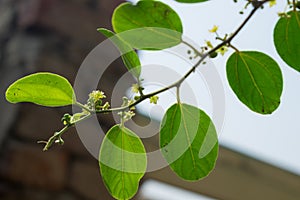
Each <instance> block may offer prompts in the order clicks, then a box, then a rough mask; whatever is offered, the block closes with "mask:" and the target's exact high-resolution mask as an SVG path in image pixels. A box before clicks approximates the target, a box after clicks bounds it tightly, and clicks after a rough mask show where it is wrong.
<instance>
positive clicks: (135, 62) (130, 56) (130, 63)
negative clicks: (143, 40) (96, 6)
mask: <svg viewBox="0 0 300 200" xmlns="http://www.w3.org/2000/svg"><path fill="white" fill-rule="evenodd" d="M97 30H98V31H99V32H100V33H102V34H103V35H104V36H106V37H107V38H110V39H111V41H112V42H113V43H114V44H115V45H116V46H117V47H118V49H119V50H120V52H121V57H122V60H123V62H124V64H125V66H126V67H127V69H128V71H130V72H131V73H132V74H133V75H134V76H135V77H136V78H139V76H140V74H141V63H140V60H139V57H138V55H137V53H136V52H135V51H134V50H133V49H132V48H131V47H130V46H129V45H128V44H127V43H126V42H125V41H123V40H122V39H121V38H119V37H118V35H115V33H114V32H112V31H110V30H107V29H105V28H99V29H97Z"/></svg>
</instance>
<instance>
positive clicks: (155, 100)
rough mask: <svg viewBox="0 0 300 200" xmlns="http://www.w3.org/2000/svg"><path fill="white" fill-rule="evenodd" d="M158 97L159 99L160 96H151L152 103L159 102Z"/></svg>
mask: <svg viewBox="0 0 300 200" xmlns="http://www.w3.org/2000/svg"><path fill="white" fill-rule="evenodd" d="M158 99H159V97H158V96H152V97H150V103H153V104H157V101H158Z"/></svg>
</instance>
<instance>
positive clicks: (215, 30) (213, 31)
mask: <svg viewBox="0 0 300 200" xmlns="http://www.w3.org/2000/svg"><path fill="white" fill-rule="evenodd" d="M218 29H219V26H216V25H214V26H213V27H212V29H210V30H209V32H211V33H216V32H217V31H218Z"/></svg>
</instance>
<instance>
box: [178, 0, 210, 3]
mask: <svg viewBox="0 0 300 200" xmlns="http://www.w3.org/2000/svg"><path fill="white" fill-rule="evenodd" d="M175 1H177V2H180V3H201V2H205V1H208V0H175Z"/></svg>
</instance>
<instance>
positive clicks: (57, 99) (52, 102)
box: [6, 72, 76, 107]
mask: <svg viewBox="0 0 300 200" xmlns="http://www.w3.org/2000/svg"><path fill="white" fill-rule="evenodd" d="M73 98H74V99H73ZM6 99H7V101H9V102H10V103H19V102H31V103H35V104H38V105H42V106H50V107H54V106H67V105H71V104H73V103H74V102H76V100H75V94H74V91H73V88H72V86H71V84H70V83H69V82H68V80H67V79H65V78H64V77H62V76H59V75H57V74H52V73H48V72H40V73H35V74H31V75H28V76H25V77H23V78H21V79H18V80H17V81H16V82H14V83H13V84H11V85H10V86H9V88H8V89H7V91H6Z"/></svg>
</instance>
